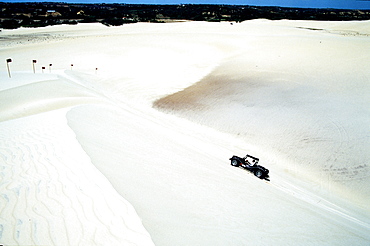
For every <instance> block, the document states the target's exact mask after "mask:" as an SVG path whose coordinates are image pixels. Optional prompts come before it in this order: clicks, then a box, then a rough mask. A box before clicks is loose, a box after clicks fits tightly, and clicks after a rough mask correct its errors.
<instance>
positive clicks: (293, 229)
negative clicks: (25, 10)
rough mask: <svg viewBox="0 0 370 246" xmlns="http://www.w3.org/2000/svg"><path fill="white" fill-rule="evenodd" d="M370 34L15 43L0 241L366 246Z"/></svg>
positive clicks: (339, 25) (229, 33) (91, 32)
mask: <svg viewBox="0 0 370 246" xmlns="http://www.w3.org/2000/svg"><path fill="white" fill-rule="evenodd" d="M369 27H370V22H310V21H268V20H253V21H247V22H244V23H241V24H235V25H230V24H229V23H204V22H184V23H171V24H170V23H167V24H134V25H125V26H122V27H110V28H108V27H104V26H103V25H98V24H85V25H80V24H79V25H77V26H55V27H46V28H37V29H23V28H21V29H18V30H12V31H10V30H3V31H2V32H1V33H0V35H1V40H0V57H1V58H3V60H5V59H7V58H9V57H11V58H12V59H13V62H12V63H10V64H9V65H10V68H11V73H12V78H8V74H7V71H6V66H3V67H0V78H1V79H0V170H1V171H0V243H1V244H5V245H13V244H14V245H25V244H26V245H153V244H155V245H297V244H299V245H367V244H369V243H370V236H369V234H368V232H369V229H370V216H369V214H370V211H369V206H368V204H369V203H370V186H369V182H368V180H367V178H368V177H369V164H368V161H367V159H368V158H367V157H368V153H367V152H368V150H369V147H370V135H369V132H370V131H369V130H370V129H369V126H370V124H369V123H370V117H369V116H370V112H369V111H370V107H369V104H370V102H369V97H368V95H369V92H370V88H369V78H370V71H369V70H368V69H367V68H368V67H369V65H370V52H368V51H370V50H369V49H370V37H369V35H370V32H369V30H370V28H369ZM33 59H37V63H36V74H33V71H32V63H31V62H32V60H33ZM49 64H52V66H51V67H50V70H49V66H48V65H49ZM71 64H73V67H71ZM4 65H5V64H4ZM42 66H44V67H46V69H45V70H44V71H43V73H42V71H41V67H42ZM153 104H154V107H152V106H153ZM246 153H250V154H252V155H256V156H258V157H260V159H261V164H262V165H264V166H265V167H267V168H269V169H270V178H271V181H270V182H269V181H265V180H259V179H257V178H256V177H254V176H253V175H252V174H249V173H247V172H245V171H243V170H241V169H236V168H233V167H231V166H230V165H229V161H228V158H229V157H231V156H232V155H233V154H237V155H244V154H246Z"/></svg>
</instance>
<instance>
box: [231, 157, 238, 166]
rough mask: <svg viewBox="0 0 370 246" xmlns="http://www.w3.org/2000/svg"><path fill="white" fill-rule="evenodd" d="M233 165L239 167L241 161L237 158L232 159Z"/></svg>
mask: <svg viewBox="0 0 370 246" xmlns="http://www.w3.org/2000/svg"><path fill="white" fill-rule="evenodd" d="M231 165H232V166H234V167H238V166H239V162H238V161H237V160H235V159H234V160H231Z"/></svg>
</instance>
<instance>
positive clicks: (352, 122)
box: [154, 22, 370, 209]
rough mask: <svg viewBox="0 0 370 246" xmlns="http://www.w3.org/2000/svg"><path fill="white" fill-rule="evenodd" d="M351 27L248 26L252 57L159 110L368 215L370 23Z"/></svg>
mask: <svg viewBox="0 0 370 246" xmlns="http://www.w3.org/2000/svg"><path fill="white" fill-rule="evenodd" d="M288 23H289V24H288ZM284 24H288V25H289V26H290V28H288V27H287V26H284ZM279 25H281V26H279ZM348 25H349V24H348V23H335V24H333V23H331V24H330V25H328V24H327V23H316V22H311V23H310V22H304V23H301V22H286V23H284V22H277V23H275V24H273V25H271V24H270V23H269V24H266V25H260V28H261V29H260V30H254V29H253V28H252V27H253V25H251V26H248V24H246V25H245V26H244V28H245V29H246V30H251V32H252V33H249V34H250V35H251V37H250V39H247V40H248V45H246V46H247V47H248V48H247V49H241V50H240V53H238V54H236V55H235V56H233V57H230V58H229V59H225V60H223V62H222V63H221V64H220V65H219V66H218V67H217V68H216V69H215V70H214V71H212V73H211V74H209V75H208V76H207V77H205V78H204V79H203V80H201V81H199V82H198V83H196V84H194V85H192V86H191V87H189V88H186V89H184V90H182V91H180V92H178V93H175V94H172V95H169V96H167V97H164V98H162V99H160V100H157V101H156V102H155V104H154V105H155V107H157V108H160V109H162V110H165V111H166V112H169V111H171V112H174V113H175V114H177V115H181V116H183V117H187V118H190V119H192V120H194V121H196V122H198V123H201V124H204V125H208V126H211V127H213V128H216V129H219V130H221V131H224V132H228V133H232V134H233V135H235V136H237V137H238V138H241V139H244V140H245V141H246V142H248V143H251V144H253V145H255V146H259V147H261V149H263V151H264V154H265V155H270V154H274V155H276V156H274V157H273V158H275V160H274V162H275V164H276V165H278V166H279V167H280V168H283V169H284V170H285V172H287V173H290V174H291V175H294V176H296V177H297V178H303V177H304V178H308V179H310V180H312V181H314V182H313V184H314V185H315V186H318V187H320V188H319V189H321V188H322V189H323V190H325V189H328V190H330V192H337V193H338V194H340V195H341V196H343V198H345V199H350V200H351V201H353V202H355V203H356V204H357V205H358V206H360V207H362V208H364V209H367V207H368V204H369V203H370V183H369V182H368V178H369V175H370V166H369V163H368V157H369V155H368V153H367V152H368V150H369V147H370V138H369V132H370V124H369V123H370V117H369V115H370V107H369V105H370V97H369V92H370V83H369V79H370V71H369V69H368V67H369V65H370V53H369V52H368V51H370V49H369V47H370V46H369V45H370V35H369V32H368V31H367V30H365V27H366V26H367V27H369V23H368V22H367V23H357V25H356V24H352V25H351V26H348ZM277 30H278V31H277ZM267 32H268V33H269V34H267ZM255 35H258V36H259V35H261V36H259V38H258V39H256V40H255V39H254V38H255ZM282 160H285V161H282ZM286 161H287V162H286Z"/></svg>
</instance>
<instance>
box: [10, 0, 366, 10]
mask: <svg viewBox="0 0 370 246" xmlns="http://www.w3.org/2000/svg"><path fill="white" fill-rule="evenodd" d="M4 2H66V3H128V4H189V3H192V4H233V5H256V6H281V7H300V8H336V9H369V10H370V0H41V1H40V0H8V1H4Z"/></svg>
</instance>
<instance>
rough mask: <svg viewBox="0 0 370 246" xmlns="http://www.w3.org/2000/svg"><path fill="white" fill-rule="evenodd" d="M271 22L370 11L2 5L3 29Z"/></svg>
mask: <svg viewBox="0 0 370 246" xmlns="http://www.w3.org/2000/svg"><path fill="white" fill-rule="evenodd" d="M258 18H265V19H271V20H279V19H292V20H337V21H338V20H339V21H347V20H369V19H370V10H345V9H341V10H338V9H308V8H282V7H258V6H247V5H245V6H241V5H203V4H202V5H199V4H180V5H143V4H67V3H50V2H45V3H0V28H6V29H14V28H18V27H40V26H48V25H57V24H77V23H88V22H101V23H103V24H105V25H108V26H110V25H123V24H127V23H136V22H171V21H176V20H192V21H231V22H241V21H244V20H250V19H258Z"/></svg>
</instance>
